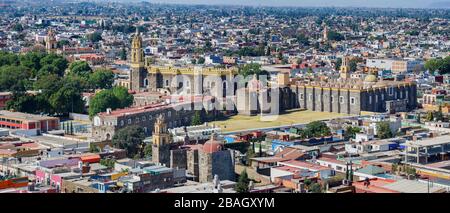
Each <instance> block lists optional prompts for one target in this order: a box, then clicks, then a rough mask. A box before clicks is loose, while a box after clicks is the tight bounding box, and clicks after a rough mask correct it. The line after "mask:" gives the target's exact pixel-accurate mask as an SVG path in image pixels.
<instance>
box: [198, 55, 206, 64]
mask: <svg viewBox="0 0 450 213" xmlns="http://www.w3.org/2000/svg"><path fill="white" fill-rule="evenodd" d="M204 63H205V58H203V57H200V58H198V60H197V64H204Z"/></svg>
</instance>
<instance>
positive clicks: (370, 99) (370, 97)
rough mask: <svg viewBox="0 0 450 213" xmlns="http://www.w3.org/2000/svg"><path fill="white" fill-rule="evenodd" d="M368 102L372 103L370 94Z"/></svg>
mask: <svg viewBox="0 0 450 213" xmlns="http://www.w3.org/2000/svg"><path fill="white" fill-rule="evenodd" d="M369 104H372V95H369Z"/></svg>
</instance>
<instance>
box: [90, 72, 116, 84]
mask: <svg viewBox="0 0 450 213" xmlns="http://www.w3.org/2000/svg"><path fill="white" fill-rule="evenodd" d="M88 82H89V85H90V88H92V89H110V88H111V87H112V84H113V83H114V73H113V72H112V71H111V70H109V69H99V70H95V71H94V72H93V73H92V74H91V75H90V76H89V80H88Z"/></svg>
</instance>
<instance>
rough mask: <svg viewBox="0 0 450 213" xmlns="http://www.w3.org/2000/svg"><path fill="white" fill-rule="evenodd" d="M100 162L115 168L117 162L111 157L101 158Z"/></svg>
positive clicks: (109, 167)
mask: <svg viewBox="0 0 450 213" xmlns="http://www.w3.org/2000/svg"><path fill="white" fill-rule="evenodd" d="M100 164H101V165H103V166H106V167H107V168H108V169H112V168H114V165H115V164H116V160H114V159H111V158H106V159H101V160H100Z"/></svg>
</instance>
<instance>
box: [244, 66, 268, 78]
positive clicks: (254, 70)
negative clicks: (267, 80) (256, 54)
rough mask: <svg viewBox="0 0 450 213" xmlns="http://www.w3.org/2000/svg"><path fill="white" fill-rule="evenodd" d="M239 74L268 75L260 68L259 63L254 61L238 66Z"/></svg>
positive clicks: (245, 75)
mask: <svg viewBox="0 0 450 213" xmlns="http://www.w3.org/2000/svg"><path fill="white" fill-rule="evenodd" d="M239 74H241V75H242V76H244V77H247V76H252V75H255V74H256V76H258V77H259V76H260V75H266V76H269V73H268V72H267V71H265V70H261V65H260V64H256V63H250V64H245V65H244V66H241V67H239Z"/></svg>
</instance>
